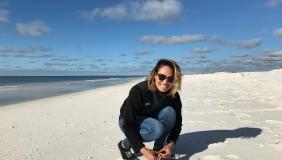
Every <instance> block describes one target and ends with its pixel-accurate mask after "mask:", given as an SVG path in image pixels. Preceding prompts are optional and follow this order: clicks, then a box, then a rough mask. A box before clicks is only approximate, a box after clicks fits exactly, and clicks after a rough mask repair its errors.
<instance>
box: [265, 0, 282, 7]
mask: <svg viewBox="0 0 282 160" xmlns="http://www.w3.org/2000/svg"><path fill="white" fill-rule="evenodd" d="M280 4H282V0H268V1H267V2H266V3H265V5H266V6H268V7H271V8H274V7H277V6H279V5H280Z"/></svg>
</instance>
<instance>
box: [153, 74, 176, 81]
mask: <svg viewBox="0 0 282 160" xmlns="http://www.w3.org/2000/svg"><path fill="white" fill-rule="evenodd" d="M157 75H158V77H159V80H160V81H164V80H165V79H167V82H169V83H172V82H173V80H174V78H173V76H169V77H166V76H165V75H164V74H157Z"/></svg>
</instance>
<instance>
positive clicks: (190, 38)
mask: <svg viewBox="0 0 282 160" xmlns="http://www.w3.org/2000/svg"><path fill="white" fill-rule="evenodd" d="M204 40H206V37H205V36H204V35H202V34H194V35H180V36H170V37H166V36H158V35H146V36H143V37H141V38H139V41H140V42H142V43H153V44H177V43H187V42H199V41H204Z"/></svg>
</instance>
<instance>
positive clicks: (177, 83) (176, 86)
mask: <svg viewBox="0 0 282 160" xmlns="http://www.w3.org/2000/svg"><path fill="white" fill-rule="evenodd" d="M162 66H169V67H170V68H171V69H172V71H173V76H174V79H173V82H172V88H171V89H170V90H169V95H171V96H173V97H174V96H175V94H176V93H177V92H178V91H180V90H181V70H180V67H179V66H178V64H177V63H176V62H175V61H173V60H168V59H160V60H159V61H158V63H157V64H156V66H155V67H154V68H153V70H152V71H151V72H150V74H149V75H148V77H147V82H148V87H149V90H150V91H152V92H155V91H156V90H157V87H156V83H155V75H156V74H158V71H159V69H160V68H161V67H162Z"/></svg>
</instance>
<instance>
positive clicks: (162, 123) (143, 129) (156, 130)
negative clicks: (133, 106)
mask: <svg viewBox="0 0 282 160" xmlns="http://www.w3.org/2000/svg"><path fill="white" fill-rule="evenodd" d="M154 117H156V118H151V117H143V116H137V117H136V120H137V124H138V125H139V134H140V135H141V137H142V138H143V142H151V141H155V143H154V147H155V148H162V147H163V145H164V143H165V140H166V137H167V136H168V134H169V132H170V131H171V129H172V128H173V127H174V124H175V120H176V113H175V110H174V109H173V108H172V107H171V106H167V107H165V108H163V109H162V110H161V111H160V112H159V113H157V114H156V115H155V116H154ZM122 126H123V120H122V119H120V120H119V127H120V128H121V130H122V131H123V132H124V129H123V128H122ZM122 145H123V146H124V148H126V149H130V148H131V144H130V142H129V141H128V139H127V138H125V139H124V140H123V141H122Z"/></svg>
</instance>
